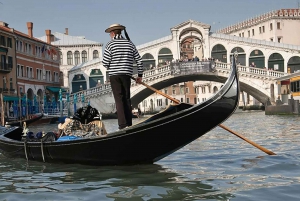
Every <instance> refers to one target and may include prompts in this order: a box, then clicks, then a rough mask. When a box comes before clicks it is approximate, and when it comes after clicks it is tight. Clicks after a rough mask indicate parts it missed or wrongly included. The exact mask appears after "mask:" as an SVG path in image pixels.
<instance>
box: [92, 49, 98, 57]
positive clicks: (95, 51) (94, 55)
mask: <svg viewBox="0 0 300 201" xmlns="http://www.w3.org/2000/svg"><path fill="white" fill-rule="evenodd" d="M97 58H99V53H98V50H94V51H93V59H97Z"/></svg>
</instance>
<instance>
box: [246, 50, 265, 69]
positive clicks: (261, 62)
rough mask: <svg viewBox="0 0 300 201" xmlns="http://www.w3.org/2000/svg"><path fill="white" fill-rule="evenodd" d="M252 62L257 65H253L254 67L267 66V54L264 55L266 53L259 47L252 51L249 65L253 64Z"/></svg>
mask: <svg viewBox="0 0 300 201" xmlns="http://www.w3.org/2000/svg"><path fill="white" fill-rule="evenodd" d="M252 63H253V64H254V65H255V66H252V67H256V68H265V55H264V53H263V52H262V51H260V50H258V49H256V50H253V51H252V52H251V53H250V56H249V66H251V65H252Z"/></svg>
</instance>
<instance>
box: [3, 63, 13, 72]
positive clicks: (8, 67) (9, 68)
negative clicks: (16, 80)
mask: <svg viewBox="0 0 300 201" xmlns="http://www.w3.org/2000/svg"><path fill="white" fill-rule="evenodd" d="M0 70H6V71H11V70H12V64H7V63H4V62H0Z"/></svg>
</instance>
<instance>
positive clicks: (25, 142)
mask: <svg viewBox="0 0 300 201" xmlns="http://www.w3.org/2000/svg"><path fill="white" fill-rule="evenodd" d="M26 144H27V141H26V140H25V141H24V150H25V157H26V160H27V161H28V156H27V147H26Z"/></svg>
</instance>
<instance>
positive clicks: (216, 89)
mask: <svg viewBox="0 0 300 201" xmlns="http://www.w3.org/2000/svg"><path fill="white" fill-rule="evenodd" d="M218 90H219V89H218V87H217V86H214V89H213V92H214V94H215V93H217V92H218Z"/></svg>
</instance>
